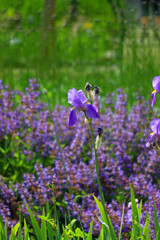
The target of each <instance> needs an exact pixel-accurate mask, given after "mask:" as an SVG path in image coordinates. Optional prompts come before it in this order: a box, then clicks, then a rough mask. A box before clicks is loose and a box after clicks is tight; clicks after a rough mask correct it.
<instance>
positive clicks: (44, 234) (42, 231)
mask: <svg viewBox="0 0 160 240" xmlns="http://www.w3.org/2000/svg"><path fill="white" fill-rule="evenodd" d="M43 217H45V210H44V208H43ZM41 233H42V238H43V240H47V231H46V220H45V219H42V221H41Z"/></svg>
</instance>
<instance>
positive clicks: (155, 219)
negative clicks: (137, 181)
mask: <svg viewBox="0 0 160 240" xmlns="http://www.w3.org/2000/svg"><path fill="white" fill-rule="evenodd" d="M153 207H154V226H155V232H156V234H157V232H158V231H159V229H160V227H159V221H158V216H157V209H156V204H155V202H154V205H153Z"/></svg>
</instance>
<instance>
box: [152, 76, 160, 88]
mask: <svg viewBox="0 0 160 240" xmlns="http://www.w3.org/2000/svg"><path fill="white" fill-rule="evenodd" d="M159 82H160V76H156V77H154V78H153V81H152V86H153V88H154V89H156V86H157V84H158V83H159ZM156 90H157V89H156Z"/></svg>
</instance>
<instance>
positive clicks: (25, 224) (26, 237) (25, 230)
mask: <svg viewBox="0 0 160 240" xmlns="http://www.w3.org/2000/svg"><path fill="white" fill-rule="evenodd" d="M24 237H25V239H24V240H29V231H28V227H27V223H26V220H25V219H24Z"/></svg>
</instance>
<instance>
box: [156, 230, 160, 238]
mask: <svg viewBox="0 0 160 240" xmlns="http://www.w3.org/2000/svg"><path fill="white" fill-rule="evenodd" d="M159 239H160V228H159V230H158V231H157V233H156V238H155V240H159Z"/></svg>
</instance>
